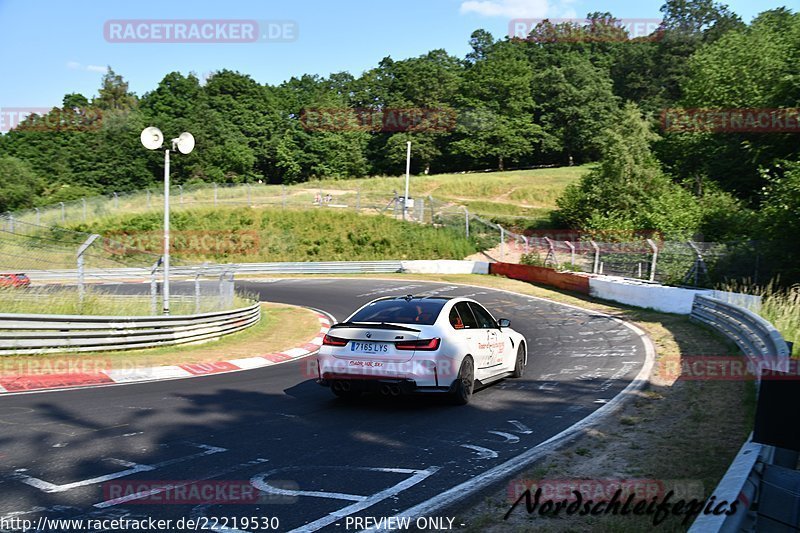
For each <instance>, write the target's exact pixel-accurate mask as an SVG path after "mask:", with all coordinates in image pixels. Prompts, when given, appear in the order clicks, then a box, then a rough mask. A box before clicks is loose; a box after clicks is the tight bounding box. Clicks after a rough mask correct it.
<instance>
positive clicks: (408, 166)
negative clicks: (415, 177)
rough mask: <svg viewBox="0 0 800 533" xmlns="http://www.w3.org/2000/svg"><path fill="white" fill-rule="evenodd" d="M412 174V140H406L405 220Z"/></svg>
mask: <svg viewBox="0 0 800 533" xmlns="http://www.w3.org/2000/svg"><path fill="white" fill-rule="evenodd" d="M410 174H411V141H406V195H405V196H404V197H403V220H405V219H406V209H408V180H409V175H410Z"/></svg>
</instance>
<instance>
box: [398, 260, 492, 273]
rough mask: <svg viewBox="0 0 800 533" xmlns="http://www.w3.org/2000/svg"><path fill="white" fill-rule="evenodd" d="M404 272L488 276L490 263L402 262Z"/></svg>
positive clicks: (452, 261) (454, 261) (451, 261)
mask: <svg viewBox="0 0 800 533" xmlns="http://www.w3.org/2000/svg"><path fill="white" fill-rule="evenodd" d="M401 263H402V264H403V272H409V273H411V274H488V273H489V263H487V262H484V261H458V260H447V259H445V260H439V261H401Z"/></svg>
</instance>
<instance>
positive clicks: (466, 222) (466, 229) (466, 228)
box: [431, 206, 469, 239]
mask: <svg viewBox="0 0 800 533" xmlns="http://www.w3.org/2000/svg"><path fill="white" fill-rule="evenodd" d="M462 207H463V208H464V234H465V235H466V237H467V239H469V209H467V208H466V206H462ZM431 209H433V206H431ZM431 217H433V215H431Z"/></svg>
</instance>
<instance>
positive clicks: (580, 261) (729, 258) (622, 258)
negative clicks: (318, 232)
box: [0, 182, 771, 286]
mask: <svg viewBox="0 0 800 533" xmlns="http://www.w3.org/2000/svg"><path fill="white" fill-rule="evenodd" d="M170 194H171V204H170V205H171V209H173V210H176V211H179V210H181V209H187V208H196V207H202V206H232V207H233V206H239V207H244V206H249V207H273V208H283V209H341V210H350V211H356V212H360V213H365V214H372V215H383V216H391V217H394V218H396V219H398V220H401V219H402V220H407V221H411V222H417V223H423V224H432V225H434V226H436V227H448V228H452V229H456V230H458V231H459V232H462V233H463V234H464V235H465V237H467V238H468V239H470V240H471V241H472V242H473V243H475V245H476V247H477V248H478V249H479V250H484V251H485V255H486V256H487V257H488V258H489V259H490V260H497V261H506V262H521V261H523V262H529V263H531V264H538V265H542V266H552V267H556V268H562V269H568V270H574V271H578V272H589V273H596V274H607V275H616V276H625V277H633V278H638V279H644V280H650V281H658V282H662V283H669V284H677V285H692V286H712V285H718V284H720V283H723V284H724V283H725V282H727V281H729V280H738V281H743V280H746V281H748V282H751V283H755V284H757V283H759V282H760V281H766V280H768V279H769V278H770V277H771V273H770V270H769V268H768V265H763V264H760V263H761V261H760V256H761V254H760V252H759V244H758V243H757V242H733V243H710V242H690V241H685V242H677V241H661V240H658V239H656V240H647V239H645V238H641V239H638V240H631V241H625V242H608V241H594V240H592V239H591V237H589V236H586V235H578V234H575V233H574V232H573V233H568V234H567V235H566V238H565V234H564V232H561V231H556V230H554V231H552V232H547V231H542V232H537V233H536V234H531V233H530V232H528V233H527V234H525V233H517V232H514V231H512V230H510V229H508V228H505V227H503V226H501V225H499V224H497V223H495V222H492V221H490V220H486V219H485V218H482V217H480V216H477V215H476V214H474V213H471V212H469V210H468V209H467V208H466V207H464V206H460V205H455V204H453V203H448V202H443V201H441V200H438V199H436V198H433V197H431V196H428V197H416V198H409V200H408V205H405V203H406V202H405V201H404V198H403V197H402V196H401V195H400V194H399V193H398V191H395V192H394V193H393V194H392V195H387V194H386V193H385V191H375V190H371V189H370V188H369V187H368V186H367V187H365V188H364V190H362V189H361V188H360V187H359V188H356V189H346V188H335V189H334V188H328V189H323V188H319V187H315V184H314V183H313V182H310V183H304V184H301V185H290V186H286V185H266V184H228V185H224V186H223V185H217V184H197V185H194V186H188V185H187V186H182V185H178V186H176V187H175V188H173V189H172V190H171V191H170ZM163 200H164V196H163V190H158V189H156V188H153V189H149V190H146V191H143V192H138V193H130V194H117V193H113V194H111V195H109V196H106V197H94V198H83V199H79V200H76V201H73V202H67V203H60V204H55V205H52V206H48V207H47V208H44V207H43V208H37V209H33V210H28V211H22V212H17V213H14V214H7V215H5V216H4V217H1V218H0V226H1V227H2V230H1V231H0V251H2V256H3V257H2V258H0V268H2V269H5V270H19V269H23V270H24V269H26V268H28V269H31V268H33V269H37V268H38V269H46V268H74V265H75V249H74V248H75V247H76V246H80V245H81V244H82V243H83V242H84V241H82V240H81V239H84V240H85V239H86V238H88V237H89V235H88V234H86V233H82V232H73V231H70V230H67V229H64V228H63V227H62V226H63V225H64V224H79V223H81V222H89V221H91V220H92V219H94V218H96V217H102V216H105V215H111V214H113V213H119V212H124V213H144V212H148V211H153V210H158V209H159V208H161V206H163ZM8 235H13V236H14V238H13V239H11V240H12V241H13V243H12V242H9V237H8ZM26 239H27V240H26ZM22 241H24V246H20V245H19V244H14V243H20V242H22ZM84 256H85V268H86V269H87V271H88V270H90V269H93V268H94V269H102V268H111V267H118V266H131V265H136V266H142V267H145V266H146V267H150V266H151V265H153V264H154V263H155V262H156V261H157V260H158V258H159V256H158V255H156V254H152V253H150V254H148V252H142V251H141V250H139V249H136V248H132V247H131V246H130V245H126V244H124V243H118V242H115V241H113V239H109V238H102V237H101V238H100V239H99V240H98V242H97V243H94V244H92V245H91V246H90V247H88V248H87V250H86V252H85V254H84ZM175 264H180V263H178V262H177V261H176V262H175ZM93 276H95V277H101V276H102V272H101V271H98V270H95V272H94V273H93Z"/></svg>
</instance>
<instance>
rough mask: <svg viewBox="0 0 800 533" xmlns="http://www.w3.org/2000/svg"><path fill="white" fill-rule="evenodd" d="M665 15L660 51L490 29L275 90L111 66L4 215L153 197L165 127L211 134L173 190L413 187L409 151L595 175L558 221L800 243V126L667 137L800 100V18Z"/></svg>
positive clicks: (678, 5) (580, 34)
mask: <svg viewBox="0 0 800 533" xmlns="http://www.w3.org/2000/svg"><path fill="white" fill-rule="evenodd" d="M661 12H662V18H663V22H662V23H661V26H660V27H659V28H658V30H657V31H656V32H654V33H653V34H652V35H650V36H645V37H637V38H630V36H629V35H628V34H627V32H626V31H625V29H624V28H623V25H622V24H621V23H620V21H619V20H617V19H615V18H614V16H613V15H612V14H610V13H590V14H589V15H588V16H587V20H586V22H583V23H567V22H562V23H556V24H553V23H551V22H549V21H543V22H541V23H539V24H537V25H536V26H535V27H534V28H533V29H532V31H531V33H530V35H529V36H528V37H527V38H524V39H521V38H510V37H502V38H496V37H494V36H492V35H491V34H490V33H488V32H487V31H485V30H476V31H475V32H473V33H472V35H471V36H470V38H469V44H470V48H471V51H470V52H469V53H468V54H467V55H466V56H465V57H463V58H459V57H454V56H452V55H450V54H448V53H447V52H446V51H445V50H432V51H430V52H428V53H427V54H424V55H421V56H419V57H412V58H408V59H403V60H396V59H393V58H391V57H386V58H384V59H383V60H381V61H380V62H379V63H378V65H377V66H376V67H374V68H372V69H369V70H367V71H365V72H363V73H361V74H360V75H358V76H355V75H353V74H351V73H349V72H338V73H334V74H331V75H329V76H327V77H322V76H318V75H311V74H308V75H303V76H301V77H295V78H291V79H290V80H288V81H286V82H284V83H281V84H278V85H270V84H262V83H259V82H257V81H256V80H254V79H253V78H252V77H250V76H249V75H247V74H245V73H240V72H233V71H230V70H221V71H218V72H214V73H213V74H212V75H211V76H210V77H208V78H207V79H204V80H201V79H199V78H198V76H196V75H195V74H193V73H190V74H188V75H184V74H182V73H179V72H172V73H170V74H167V75H166V76H165V77H164V78H163V79H162V80H161V82H160V83H159V84H158V86H157V87H155V88H154V89H153V90H152V91H149V92H147V93H145V94H143V95H141V96H138V95H135V94H133V93H132V92H131V91H130V90H129V88H128V83H127V82H126V81H125V79H124V78H123V77H122V76H121V75H119V74H117V73H116V72H114V71H113V70H112V69H111V68H110V67H109V69H108V72H107V73H106V74H105V75H104V76H103V79H102V84H101V87H100V88H99V91H98V94H97V95H95V96H93V97H91V98H88V97H86V96H84V95H81V94H75V93H72V94H67V95H65V96H64V99H63V102H62V106H61V107H60V108H54V109H53V110H52V111H51V112H50V113H48V114H46V115H44V116H38V115H32V116H31V117H29V118H28V119H26V120H25V121H23V122H22V123H21V124H19V126H17V127H16V128H14V129H13V130H11V131H10V132H9V133H7V134H5V135H3V136H0V177H1V178H2V184H0V210H3V211H5V210H11V209H16V208H21V207H28V206H32V205H36V204H45V203H53V202H58V201H64V200H69V199H73V198H78V197H81V196H85V195H89V194H93V193H105V192H110V191H112V190H114V191H126V190H137V189H144V188H146V187H151V186H157V184H158V182H159V176H160V169H161V165H162V161H161V155H160V154H158V153H156V152H150V151H147V150H144V149H143V148H142V147H141V146H140V144H139V132H140V131H141V130H142V129H143V128H144V127H145V126H148V125H156V126H158V127H159V128H160V129H161V130H162V131H164V132H165V135H167V136H168V137H170V138H171V136H175V135H177V134H178V133H180V132H182V131H190V132H192V133H193V134H194V135H195V138H196V139H197V146H198V149H197V150H195V151H194V152H193V153H192V154H190V155H188V156H182V157H180V158H175V159H174V160H173V172H172V175H173V179H174V180H175V182H176V183H183V184H186V183H193V182H212V181H213V182H218V183H226V182H227V183H241V182H251V181H257V180H263V181H265V182H267V183H296V182H303V181H306V180H309V179H314V178H331V177H334V178H336V177H339V178H351V177H362V176H367V175H382V174H388V175H397V174H399V173H401V172H402V170H403V169H404V161H405V148H406V141H409V140H410V141H412V142H413V146H414V151H413V159H412V172H414V173H417V174H421V173H426V172H430V173H440V172H457V171H464V170H475V169H504V168H521V167H531V166H537V165H569V164H581V163H586V162H595V161H599V163H600V164H599V165H598V166H597V168H596V169H595V170H593V171H592V172H591V173H590V174H589V175H588V176H587V177H586V178H585V179H584V180H582V182H581V183H580V184H578V185H576V186H574V187H571V188H570V189H569V190H568V191H567V193H566V194H565V196H564V197H563V198H562V200H561V201H560V209H559V210H558V211H557V212H556V213H555V215H554V223H555V224H559V225H562V226H570V227H577V228H590V229H591V228H596V229H604V228H605V229H608V228H611V229H614V228H618V227H623V228H628V227H637V228H642V227H649V229H657V230H659V231H665V232H667V233H669V234H671V235H674V236H687V235H692V234H694V233H702V234H703V235H704V236H705V237H706V238H709V239H745V238H751V237H756V236H761V237H764V236H767V237H769V236H770V235H772V236H775V237H777V236H779V235H781V234H786V232H787V231H790V230H791V229H795V230H800V227H798V220H800V216H798V214H800V213H798V204H799V203H800V202H799V199H798V196H800V193H798V190H799V189H800V162H799V161H800V158H799V157H798V143H797V138H798V136H797V133H798V130H800V128H798V129H796V130H794V131H792V130H791V129H786V128H784V129H783V130H780V131H776V130H771V129H766V130H764V131H755V130H747V129H744V130H731V129H725V128H722V129H720V128H716V129H715V128H713V127H708V124H702V123H701V124H699V125H698V124H697V123H692V122H691V121H689V122H688V125H689V126H692V127H680V128H671V127H667V126H669V125H668V124H666V123H665V122H666V120H667V118H668V117H670V116H672V115H671V114H670V113H672V112H673V111H675V110H678V111H680V110H683V109H694V110H698V109H699V110H703V109H717V110H731V109H743V108H748V109H775V108H792V107H793V106H798V105H800V104H799V103H798V102H800V82H799V81H798V80H800V75H799V74H798V70H797V65H798V61H797V59H798V58H800V15H798V14H796V13H793V12H791V11H790V10H787V9H785V8H777V9H773V10H769V11H765V12H763V13H761V14H760V15H758V16H757V17H756V18H755V19H754V20H753V21H751V22H750V23H749V24H748V23H745V22H743V21H742V20H741V19H740V17H738V16H737V15H736V14H735V13H733V12H731V11H730V9H729V8H728V7H727V6H724V5H722V4H719V3H716V2H714V1H713V0H667V2H666V3H665V4H664V5H663V6H662V8H661ZM678 116H681V115H680V113H678ZM787 123H788V120H787ZM795 124H796V122H795ZM686 125H687V124H683V126H686ZM487 179H491V178H490V177H489V176H487ZM770 232H772V233H770ZM756 233H757V235H756Z"/></svg>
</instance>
